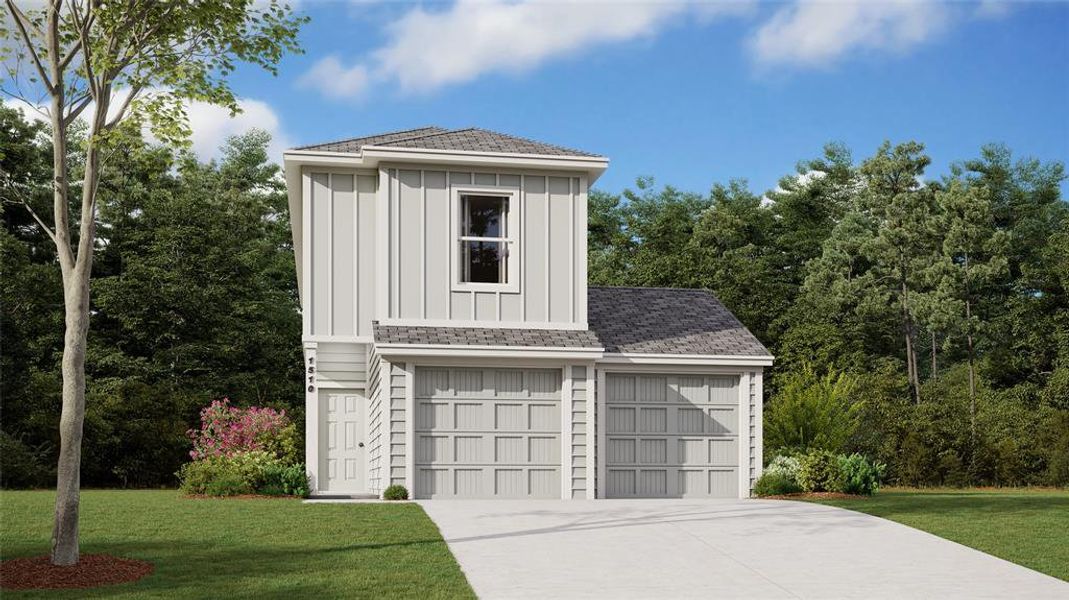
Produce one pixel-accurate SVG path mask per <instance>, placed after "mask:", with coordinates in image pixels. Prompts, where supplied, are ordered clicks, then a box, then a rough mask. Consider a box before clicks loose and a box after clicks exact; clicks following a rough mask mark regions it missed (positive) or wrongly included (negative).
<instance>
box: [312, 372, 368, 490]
mask: <svg viewBox="0 0 1069 600" xmlns="http://www.w3.org/2000/svg"><path fill="white" fill-rule="evenodd" d="M319 397H320V402H322V405H321V406H320V413H319V414H320V419H321V421H322V423H321V425H322V427H321V428H320V432H321V435H320V438H319V457H320V458H319V460H320V465H319V473H320V474H321V475H320V477H321V478H322V479H323V481H321V482H320V485H319V489H320V490H321V491H326V492H347V493H361V492H366V491H367V484H366V479H365V469H366V463H365V458H364V450H365V448H364V441H365V440H364V436H365V429H366V427H365V423H364V418H365V417H364V403H365V398H364V394H363V393H361V392H358V391H355V390H322V391H321V392H320V395H319Z"/></svg>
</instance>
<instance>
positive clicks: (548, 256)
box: [543, 175, 553, 323]
mask: <svg viewBox="0 0 1069 600" xmlns="http://www.w3.org/2000/svg"><path fill="white" fill-rule="evenodd" d="M544 179H545V181H546V209H545V213H546V215H545V216H546V222H545V237H544V238H543V239H544V240H545V241H546V289H545V294H546V322H547V323H548V322H549V321H550V317H551V315H550V305H549V301H550V296H549V279H550V277H549V274H550V271H551V270H552V266H553V265H552V263H551V262H550V261H551V259H552V257H553V256H552V253H551V252H550V249H551V248H552V246H553V244H551V243H550V242H549V175H546V176H545V177H544Z"/></svg>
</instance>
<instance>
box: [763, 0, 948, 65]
mask: <svg viewBox="0 0 1069 600" xmlns="http://www.w3.org/2000/svg"><path fill="white" fill-rule="evenodd" d="M949 18H950V10H949V7H948V5H946V4H944V3H942V2H924V1H920V0H893V1H886V0H879V1H872V2H827V1H814V2H808V1H799V2H795V3H794V4H791V5H790V6H786V7H783V8H781V9H779V10H777V11H776V12H775V14H773V15H772V17H771V18H770V19H769V20H768V21H767V22H765V23H764V24H763V25H762V26H761V27H759V28H758V29H757V31H756V32H754V34H753V35H752V36H751V38H750V49H751V50H752V51H753V54H754V56H755V58H756V59H757V61H758V63H759V64H762V65H766V66H767V65H773V64H786V65H795V66H807V67H815V66H826V65H828V64H831V63H833V62H835V61H836V60H838V59H840V58H842V57H844V56H846V55H847V54H848V53H851V52H856V51H859V50H876V51H890V52H904V51H906V50H909V49H910V48H913V47H914V46H917V45H919V44H921V43H924V42H926V41H928V40H930V39H931V38H933V37H934V36H935V35H937V34H938V33H940V32H941V31H942V30H943V29H944V27H945V26H946V25H947V23H948V21H949Z"/></svg>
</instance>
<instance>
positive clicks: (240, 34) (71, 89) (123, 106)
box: [0, 0, 305, 566]
mask: <svg viewBox="0 0 1069 600" xmlns="http://www.w3.org/2000/svg"><path fill="white" fill-rule="evenodd" d="M5 2H6V7H7V12H8V13H9V14H10V21H11V23H12V25H11V27H10V28H5V29H2V30H0V38H2V40H3V47H2V56H0V58H2V59H3V60H4V62H5V65H7V67H8V75H9V80H10V83H9V84H8V87H5V88H3V91H4V92H6V93H7V94H9V95H11V96H14V97H16V98H19V99H21V100H24V101H27V102H30V103H31V104H35V103H36V100H37V98H38V96H41V97H44V98H47V100H48V102H47V107H46V108H45V112H46V114H47V115H48V117H49V120H50V125H51V131H50V133H51V137H52V171H53V185H52V187H53V190H52V192H53V193H52V196H53V218H52V223H51V225H49V224H48V223H46V222H45V220H44V219H43V218H42V217H41V216H40V215H39V214H38V213H37V212H36V211H33V209H32V205H31V204H30V203H29V202H24V205H25V206H26V208H27V209H29V210H30V211H31V214H32V216H33V217H34V220H35V221H36V222H37V225H38V226H39V227H40V229H41V230H42V231H44V232H45V233H46V234H47V235H48V236H49V238H51V240H52V241H53V243H54V244H55V246H56V251H57V260H58V262H59V267H60V272H61V275H62V280H63V297H64V313H65V337H64V344H63V348H64V349H63V360H62V374H63V396H62V397H63V409H62V413H61V416H60V425H59V429H60V451H59V460H58V467H57V478H56V479H57V481H56V507H55V523H54V527H53V533H52V552H51V560H52V563H53V564H55V565H62V566H66V565H74V564H77V562H78V558H79V547H78V509H79V490H80V469H81V445H82V429H83V424H84V420H85V391H86V390H85V359H86V344H87V334H88V330H89V322H90V311H89V281H90V276H91V273H92V265H93V253H94V250H95V249H96V248H95V246H96V244H97V238H96V213H97V190H98V186H99V184H100V176H101V172H102V166H103V163H104V162H106V161H107V160H108V159H109V158H112V157H113V156H114V155H113V154H111V153H110V152H109V149H112V148H114V147H115V144H116V141H117V140H120V139H121V138H123V137H124V136H128V135H130V134H131V133H132V132H135V131H138V130H140V128H141V127H142V126H143V125H148V126H149V127H150V128H151V130H152V132H153V133H154V134H155V135H156V136H157V137H158V138H160V139H161V140H163V141H165V142H173V143H181V142H183V141H184V140H185V139H186V138H187V137H188V133H189V131H188V125H187V123H186V120H185V113H184V111H183V108H182V106H183V104H182V103H183V101H185V100H199V101H206V102H210V103H214V104H218V105H222V106H226V107H228V108H230V110H231V111H232V112H236V111H237V110H238V109H239V107H238V102H237V98H236V97H235V95H234V93H233V92H232V91H231V89H230V87H229V85H228V77H229V75H230V74H231V73H232V72H233V70H234V68H235V66H236V63H237V62H246V63H251V64H254V65H258V66H261V67H263V68H265V69H267V70H269V71H271V72H274V71H275V65H277V63H278V62H279V60H280V59H281V58H282V56H283V54H284V53H285V52H287V51H298V47H297V32H298V29H299V28H300V26H301V24H302V23H303V22H304V20H305V19H303V18H299V17H294V16H293V15H292V14H291V12H290V9H289V8H288V6H283V5H280V4H278V2H277V0H272V1H271V2H270V4H268V5H267V6H265V7H263V8H256V7H254V6H253V3H252V1H251V0H203V1H200V2H156V1H155V0H131V1H129V2H114V3H111V2H108V3H105V2H101V1H99V0H88V1H78V0H71V1H67V2H65V1H64V0H51V1H50V2H48V4H47V5H46V6H45V8H44V9H41V10H29V9H23V8H20V7H18V6H16V5H15V3H14V0H5ZM6 20H7V19H5V21H6ZM83 114H84V115H87V117H86V120H87V121H88V132H87V137H86V142H85V147H84V154H85V157H84V168H83V172H82V173H81V181H80V201H79V202H78V203H77V205H76V206H73V207H72V199H71V191H72V189H71V188H72V178H71V170H70V165H69V164H68V159H69V154H68V153H69V151H70V148H69V140H70V132H71V128H72V127H73V126H74V125H75V123H76V121H77V120H78V119H79V118H81V117H82V116H83ZM72 208H73V209H74V211H76V217H75V218H73V219H72V216H71V212H72Z"/></svg>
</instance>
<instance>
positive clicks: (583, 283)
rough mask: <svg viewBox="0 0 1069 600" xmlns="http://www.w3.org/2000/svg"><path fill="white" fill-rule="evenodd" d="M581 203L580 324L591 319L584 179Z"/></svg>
mask: <svg viewBox="0 0 1069 600" xmlns="http://www.w3.org/2000/svg"><path fill="white" fill-rule="evenodd" d="M577 201H578V202H579V207H578V210H579V228H578V229H579V231H578V232H575V233H576V235H580V236H582V237H580V238H579V239H580V240H582V243H580V244H579V256H578V257H577V258H576V261H577V263H578V265H579V276H578V277H577V278H576V285H578V286H579V292H578V295H577V297H576V302H577V303H578V304H579V308H578V310H577V311H576V312H577V313H578V314H577V315H576V320H577V321H579V322H580V323H586V322H587V319H588V318H589V316H588V312H589V309H588V307H587V285H588V284H587V276H588V275H587V256H588V249H587V244H586V239H587V228H588V227H589V217H588V212H587V211H588V210H589V197H588V196H587V189H586V181H585V179H584V178H583V177H580V178H579V195H578V197H577Z"/></svg>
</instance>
